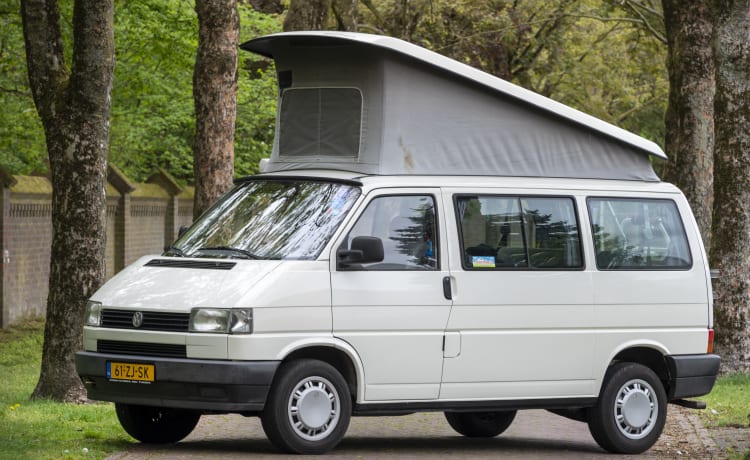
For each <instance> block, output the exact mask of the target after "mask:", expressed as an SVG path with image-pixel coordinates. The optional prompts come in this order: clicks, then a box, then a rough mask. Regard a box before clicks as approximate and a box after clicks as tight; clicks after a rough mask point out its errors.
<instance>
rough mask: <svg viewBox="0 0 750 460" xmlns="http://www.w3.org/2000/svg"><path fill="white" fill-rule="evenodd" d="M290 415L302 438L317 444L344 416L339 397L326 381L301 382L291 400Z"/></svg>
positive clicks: (311, 379) (291, 421)
mask: <svg viewBox="0 0 750 460" xmlns="http://www.w3.org/2000/svg"><path fill="white" fill-rule="evenodd" d="M287 413H288V414H289V422H290V423H291V424H292V428H293V429H294V431H295V432H296V433H297V435H299V436H300V437H301V438H303V439H306V440H308V441H318V440H321V439H324V438H325V437H327V436H328V435H329V434H330V433H331V431H333V430H334V429H335V428H336V425H338V422H339V416H340V414H341V404H340V401H339V394H338V392H337V391H336V388H334V386H333V384H331V382H329V381H328V380H327V379H325V378H323V377H307V378H305V379H303V380H301V381H300V382H299V383H298V384H297V385H296V386H295V387H294V391H292V394H291V395H290V396H289V403H288V404H287Z"/></svg>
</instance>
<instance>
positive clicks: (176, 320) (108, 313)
mask: <svg viewBox="0 0 750 460" xmlns="http://www.w3.org/2000/svg"><path fill="white" fill-rule="evenodd" d="M136 311H137V310H113V309H107V308H105V309H103V310H102V327H109V328H115V329H139V330H146V331H165V332H187V331H188V324H189V323H190V313H167V312H157V311H144V312H141V313H143V324H141V326H139V327H135V326H133V314H135V312H136Z"/></svg>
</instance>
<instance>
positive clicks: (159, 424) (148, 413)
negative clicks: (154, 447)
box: [115, 403, 201, 444]
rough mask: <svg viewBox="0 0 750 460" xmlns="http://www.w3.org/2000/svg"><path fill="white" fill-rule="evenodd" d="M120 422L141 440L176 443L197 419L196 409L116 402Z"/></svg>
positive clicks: (144, 441) (185, 434)
mask: <svg viewBox="0 0 750 460" xmlns="http://www.w3.org/2000/svg"><path fill="white" fill-rule="evenodd" d="M115 412H116V413H117V418H118V419H119V420H120V425H122V427H123V428H124V429H125V431H127V433H128V434H129V435H130V436H132V437H134V438H135V439H137V440H138V441H140V442H143V443H154V444H161V443H164V444H166V443H175V442H177V441H180V440H182V439H184V438H185V437H186V436H187V435H189V434H190V433H191V432H192V431H193V428H195V425H197V424H198V420H200V418H201V414H200V413H199V412H194V411H190V410H183V409H170V408H167V407H149V406H133V405H130V404H120V403H117V404H115Z"/></svg>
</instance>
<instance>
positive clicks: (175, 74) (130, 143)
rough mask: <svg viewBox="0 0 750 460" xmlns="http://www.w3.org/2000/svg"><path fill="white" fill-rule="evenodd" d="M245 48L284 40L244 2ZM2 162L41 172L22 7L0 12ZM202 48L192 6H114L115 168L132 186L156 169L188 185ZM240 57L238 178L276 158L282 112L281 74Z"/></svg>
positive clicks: (68, 4) (147, 1)
mask: <svg viewBox="0 0 750 460" xmlns="http://www.w3.org/2000/svg"><path fill="white" fill-rule="evenodd" d="M72 3H73V2H72V0H61V10H62V20H61V26H62V29H63V32H64V35H65V38H66V40H65V41H66V52H67V53H68V54H67V56H68V58H69V53H70V50H71V46H70V45H71V37H70V31H71V29H72V26H71V14H72V13H71V8H72ZM239 9H240V20H241V27H242V32H241V37H242V40H248V39H250V38H253V37H256V36H259V35H265V34H269V33H272V32H278V31H280V29H281V23H280V19H279V18H278V17H276V16H273V15H266V14H262V13H258V12H256V11H255V10H253V9H252V7H251V6H250V5H249V4H245V3H241V4H240V6H239ZM0 25H1V26H2V29H0V104H2V106H3V110H2V111H0V164H2V165H3V166H5V167H7V168H8V169H10V170H11V171H12V172H13V173H15V174H28V173H30V172H32V171H35V170H36V171H45V170H46V166H45V163H44V162H45V159H46V158H47V152H46V145H45V142H44V131H43V129H42V125H41V122H40V121H39V117H38V116H37V113H36V109H35V107H34V103H33V100H32V97H31V91H30V90H29V86H28V78H27V74H26V62H25V59H26V58H25V54H24V48H23V30H22V27H21V15H20V0H11V5H9V6H8V7H7V8H6V7H0ZM197 46H198V20H197V16H196V13H195V10H194V2H192V1H188V0H143V1H118V2H115V52H116V62H117V64H116V66H115V77H114V84H113V88H112V111H111V122H110V154H109V160H110V161H111V162H112V163H114V164H116V165H118V166H119V167H120V168H121V169H122V170H123V171H124V172H125V174H126V175H128V176H129V177H130V178H132V179H133V180H144V179H145V178H146V177H147V176H148V175H149V174H150V173H151V172H153V170H154V169H155V168H156V167H157V166H162V167H164V168H165V169H166V170H168V171H169V172H170V173H172V174H173V175H174V176H175V177H176V178H177V179H179V180H182V181H184V182H190V181H192V176H193V160H192V155H193V153H192V140H193V136H194V131H195V120H194V115H193V111H194V109H193V92H192V91H193V89H192V86H193V85H192V81H193V65H194V63H195V53H196V49H197ZM250 62H263V61H262V60H261V59H260V58H251V57H250V56H249V54H248V53H246V52H243V51H240V69H241V70H240V76H239V79H238V115H237V131H236V142H235V157H236V161H235V168H236V174H237V175H245V174H251V173H253V172H257V167H258V161H259V160H260V158H262V157H265V156H268V155H269V154H270V150H271V145H272V143H273V128H274V123H275V119H276V118H275V110H276V83H275V72H274V69H273V66H272V65H270V66H269V65H268V64H269V63H268V62H265V63H263V64H262V65H249V64H248V63H250Z"/></svg>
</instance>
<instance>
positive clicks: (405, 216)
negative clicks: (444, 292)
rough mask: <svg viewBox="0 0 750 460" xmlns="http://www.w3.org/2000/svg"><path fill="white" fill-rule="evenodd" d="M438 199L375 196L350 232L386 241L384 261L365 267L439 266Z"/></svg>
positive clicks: (427, 196)
mask: <svg viewBox="0 0 750 460" xmlns="http://www.w3.org/2000/svg"><path fill="white" fill-rule="evenodd" d="M436 235H437V233H436V221H435V200H434V198H433V197H432V196H429V195H402V196H381V197H378V198H375V199H374V200H372V201H371V202H370V203H369V204H368V205H367V208H366V209H365V210H364V212H363V213H362V215H361V216H360V218H359V220H357V223H356V224H355V225H354V227H353V228H352V230H351V231H350V232H349V235H348V237H347V240H346V242H345V245H347V249H348V244H349V242H351V241H352V240H353V239H354V238H356V237H358V236H374V237H377V238H380V240H381V241H382V242H383V256H384V257H383V261H382V262H376V263H372V264H364V265H363V266H362V267H361V268H362V269H365V270H437V268H438V253H437V239H436Z"/></svg>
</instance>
